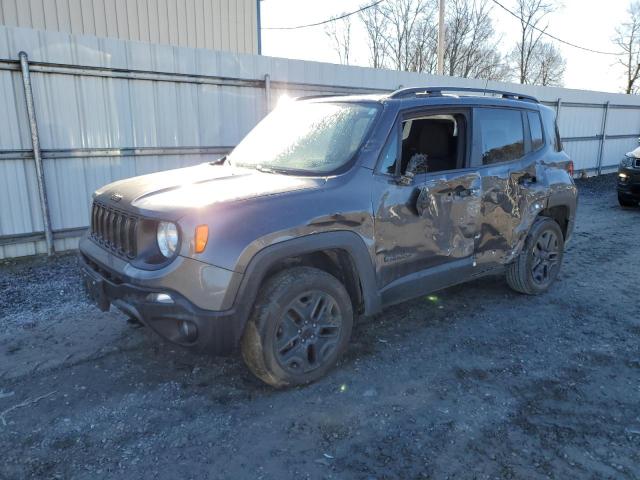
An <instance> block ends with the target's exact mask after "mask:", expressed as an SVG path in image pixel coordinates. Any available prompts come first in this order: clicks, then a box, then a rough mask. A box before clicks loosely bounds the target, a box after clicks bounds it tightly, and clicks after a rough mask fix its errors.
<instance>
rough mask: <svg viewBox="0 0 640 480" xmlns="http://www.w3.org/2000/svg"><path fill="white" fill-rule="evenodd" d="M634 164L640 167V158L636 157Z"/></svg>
mask: <svg viewBox="0 0 640 480" xmlns="http://www.w3.org/2000/svg"><path fill="white" fill-rule="evenodd" d="M633 166H634V167H636V168H640V158H636V160H635V162H634V163H633Z"/></svg>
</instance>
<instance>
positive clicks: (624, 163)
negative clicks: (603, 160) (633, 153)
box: [620, 157, 633, 168]
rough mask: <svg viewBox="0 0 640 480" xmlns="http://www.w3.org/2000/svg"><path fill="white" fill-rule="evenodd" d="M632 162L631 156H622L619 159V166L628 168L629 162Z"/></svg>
mask: <svg viewBox="0 0 640 480" xmlns="http://www.w3.org/2000/svg"><path fill="white" fill-rule="evenodd" d="M632 163H633V158H631V157H624V158H623V159H622V160H621V161H620V166H621V167H626V168H629V167H630V166H631V164H632Z"/></svg>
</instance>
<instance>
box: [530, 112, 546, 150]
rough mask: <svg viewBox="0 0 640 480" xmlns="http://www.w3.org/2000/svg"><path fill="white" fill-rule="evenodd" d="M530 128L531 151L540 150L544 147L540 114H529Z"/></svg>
mask: <svg viewBox="0 0 640 480" xmlns="http://www.w3.org/2000/svg"><path fill="white" fill-rule="evenodd" d="M527 116H528V117H529V128H530V129H531V150H532V151H534V152H535V151H536V150H540V149H541V148H542V147H543V146H544V140H543V138H542V120H540V114H539V113H538V112H527Z"/></svg>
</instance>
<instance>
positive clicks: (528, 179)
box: [518, 173, 538, 186]
mask: <svg viewBox="0 0 640 480" xmlns="http://www.w3.org/2000/svg"><path fill="white" fill-rule="evenodd" d="M537 181H538V179H537V178H536V176H535V175H531V174H530V173H525V174H524V175H522V176H521V177H520V178H518V185H524V186H526V185H531V184H532V183H536V182H537Z"/></svg>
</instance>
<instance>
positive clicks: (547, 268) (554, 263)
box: [507, 217, 564, 295]
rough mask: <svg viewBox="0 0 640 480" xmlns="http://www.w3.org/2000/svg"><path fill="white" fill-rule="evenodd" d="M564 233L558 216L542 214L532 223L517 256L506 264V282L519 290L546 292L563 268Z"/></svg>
mask: <svg viewBox="0 0 640 480" xmlns="http://www.w3.org/2000/svg"><path fill="white" fill-rule="evenodd" d="M563 253H564V236H563V234H562V230H560V226H559V225H558V224H557V223H556V222H555V220H553V219H551V218H548V217H539V218H538V219H537V220H536V221H535V222H534V223H533V226H532V227H531V230H530V232H529V235H528V236H527V239H526V240H525V244H524V248H523V249H522V252H520V255H519V256H518V258H517V259H516V260H515V261H514V262H513V263H511V264H510V265H508V267H507V283H508V284H509V286H510V287H511V288H512V289H514V290H515V291H517V292H520V293H525V294H528V295H539V294H541V293H543V292H546V291H547V290H548V289H549V287H550V286H551V284H552V283H553V282H554V280H555V279H556V277H557V276H558V272H559V271H560V265H561V264H562V256H563Z"/></svg>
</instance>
